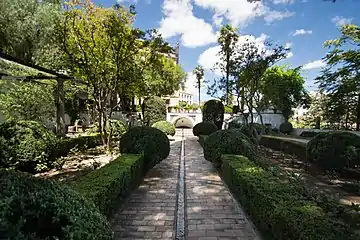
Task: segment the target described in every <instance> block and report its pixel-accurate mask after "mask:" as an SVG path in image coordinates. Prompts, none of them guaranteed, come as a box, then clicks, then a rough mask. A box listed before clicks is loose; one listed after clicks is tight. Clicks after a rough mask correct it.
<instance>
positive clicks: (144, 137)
mask: <svg viewBox="0 0 360 240" xmlns="http://www.w3.org/2000/svg"><path fill="white" fill-rule="evenodd" d="M120 152H121V153H133V154H140V153H144V158H145V167H146V169H150V168H152V167H153V166H155V165H156V164H157V163H159V162H160V161H161V160H163V159H165V158H166V157H167V156H169V153H170V141H169V139H168V137H167V136H166V135H165V133H163V132H162V131H160V130H159V129H156V128H152V127H132V128H130V129H129V130H128V131H127V132H126V133H125V134H124V135H123V136H122V137H121V139H120Z"/></svg>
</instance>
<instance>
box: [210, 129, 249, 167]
mask: <svg viewBox="0 0 360 240" xmlns="http://www.w3.org/2000/svg"><path fill="white" fill-rule="evenodd" d="M223 154H235V155H243V156H246V157H248V158H249V159H253V157H254V154H255V146H254V144H253V143H251V142H250V140H249V139H248V137H247V136H245V135H244V134H243V133H242V132H241V130H240V129H226V130H219V131H217V132H214V133H213V134H211V135H210V136H209V137H208V138H207V139H206V141H205V142H204V157H205V159H206V160H208V161H210V162H215V163H219V162H221V155H223Z"/></svg>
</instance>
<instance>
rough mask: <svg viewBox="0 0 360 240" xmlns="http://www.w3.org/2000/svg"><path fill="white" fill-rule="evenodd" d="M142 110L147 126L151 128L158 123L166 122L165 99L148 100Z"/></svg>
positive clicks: (152, 98)
mask: <svg viewBox="0 0 360 240" xmlns="http://www.w3.org/2000/svg"><path fill="white" fill-rule="evenodd" d="M142 108H143V109H142V112H143V116H144V120H143V121H144V125H145V126H149V127H150V126H152V125H153V124H154V123H156V122H159V121H166V104H165V100H164V99H162V98H160V97H156V96H154V97H149V98H146V99H145V100H144V102H143V106H142Z"/></svg>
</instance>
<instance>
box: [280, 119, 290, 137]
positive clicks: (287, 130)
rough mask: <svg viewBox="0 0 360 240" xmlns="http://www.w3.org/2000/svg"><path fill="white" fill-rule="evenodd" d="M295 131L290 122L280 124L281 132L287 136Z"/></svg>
mask: <svg viewBox="0 0 360 240" xmlns="http://www.w3.org/2000/svg"><path fill="white" fill-rule="evenodd" d="M292 130H293V126H292V124H291V123H290V122H288V121H286V122H283V123H282V124H280V132H281V133H285V134H290V133H291V131H292Z"/></svg>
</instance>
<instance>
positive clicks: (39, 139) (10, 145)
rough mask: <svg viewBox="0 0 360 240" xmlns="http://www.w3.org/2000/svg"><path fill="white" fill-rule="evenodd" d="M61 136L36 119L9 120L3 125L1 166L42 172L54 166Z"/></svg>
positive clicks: (0, 134)
mask: <svg viewBox="0 0 360 240" xmlns="http://www.w3.org/2000/svg"><path fill="white" fill-rule="evenodd" d="M57 142H58V141H57V138H56V136H55V134H54V133H53V132H51V131H50V130H48V129H47V128H45V127H44V126H43V125H42V124H40V123H38V122H35V121H7V122H5V123H3V124H1V125H0V145H1V149H0V156H1V159H0V167H1V168H15V169H18V170H20V171H24V172H30V173H35V172H40V171H44V170H48V169H50V168H52V167H53V165H54V163H55V154H54V152H55V149H56V146H57Z"/></svg>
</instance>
